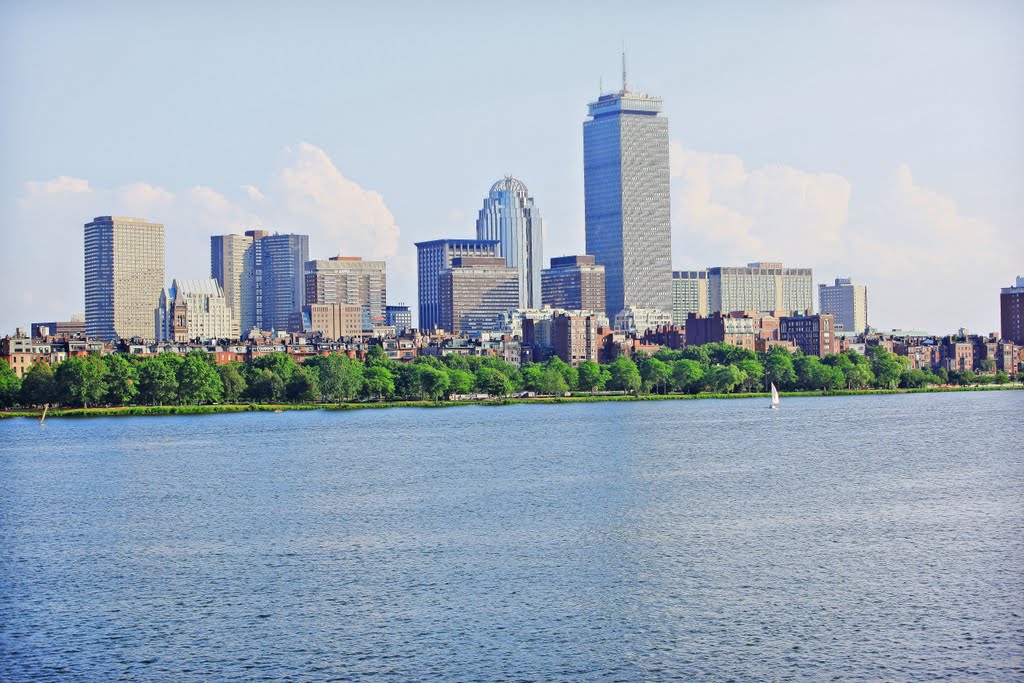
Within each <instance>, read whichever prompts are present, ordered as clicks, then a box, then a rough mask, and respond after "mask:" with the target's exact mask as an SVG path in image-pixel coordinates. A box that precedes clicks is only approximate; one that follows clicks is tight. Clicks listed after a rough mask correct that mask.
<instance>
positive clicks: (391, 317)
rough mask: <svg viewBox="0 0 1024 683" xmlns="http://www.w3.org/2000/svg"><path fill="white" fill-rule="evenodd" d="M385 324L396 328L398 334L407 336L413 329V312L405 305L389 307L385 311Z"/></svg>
mask: <svg viewBox="0 0 1024 683" xmlns="http://www.w3.org/2000/svg"><path fill="white" fill-rule="evenodd" d="M384 323H385V324H386V325H388V326H390V327H394V328H395V332H396V333H397V334H405V331H406V330H408V329H411V328H412V311H411V310H409V307H408V306H406V305H405V304H398V305H397V306H388V307H387V308H386V309H385V310H384Z"/></svg>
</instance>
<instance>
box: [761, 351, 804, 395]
mask: <svg viewBox="0 0 1024 683" xmlns="http://www.w3.org/2000/svg"><path fill="white" fill-rule="evenodd" d="M764 374H765V377H766V378H767V379H768V381H770V382H774V383H775V386H776V387H778V388H779V389H793V388H795V387H796V385H797V381H798V380H797V375H796V369H795V368H794V367H793V356H792V355H791V354H790V353H789V351H787V350H786V349H784V348H782V347H781V346H776V347H774V348H772V350H771V351H770V352H769V353H768V355H767V356H765V361H764Z"/></svg>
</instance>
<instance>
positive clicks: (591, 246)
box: [583, 57, 672, 319]
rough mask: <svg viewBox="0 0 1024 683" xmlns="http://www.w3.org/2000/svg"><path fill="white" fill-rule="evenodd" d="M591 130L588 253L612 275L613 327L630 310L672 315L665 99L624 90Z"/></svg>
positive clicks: (592, 110) (607, 101) (586, 171)
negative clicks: (622, 314)
mask: <svg viewBox="0 0 1024 683" xmlns="http://www.w3.org/2000/svg"><path fill="white" fill-rule="evenodd" d="M588 112H589V114H590V117H591V118H590V120H588V121H585V122H584V123H583V186H584V194H585V198H584V202H585V213H586V231H587V253H588V254H593V255H594V256H595V257H596V259H597V262H598V263H600V264H602V265H603V266H604V267H605V291H606V305H607V314H608V317H609V319H611V318H614V317H615V314H616V313H618V312H619V311H621V310H622V309H623V308H625V307H626V306H633V307H636V308H656V309H659V310H661V311H665V312H669V313H670V312H671V311H672V226H671V222H670V216H669V165H668V119H666V118H665V117H663V116H659V115H658V114H659V113H660V112H661V98H660V97H648V96H647V95H645V94H643V93H638V92H633V91H631V90H630V89H629V86H628V84H627V83H626V70H625V57H623V70H622V90H621V91H620V92H618V93H615V94H611V95H601V96H600V97H598V99H597V101H596V102H591V103H590V104H589V105H588Z"/></svg>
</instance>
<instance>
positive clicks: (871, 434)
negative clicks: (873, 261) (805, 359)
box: [0, 392, 1024, 681]
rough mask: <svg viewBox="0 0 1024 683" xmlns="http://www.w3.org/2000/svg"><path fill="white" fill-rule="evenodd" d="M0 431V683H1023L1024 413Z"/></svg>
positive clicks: (750, 402) (801, 410) (474, 415)
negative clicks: (41, 682) (942, 682)
mask: <svg viewBox="0 0 1024 683" xmlns="http://www.w3.org/2000/svg"><path fill="white" fill-rule="evenodd" d="M766 403H767V401H766V400H764V399H744V400H727V401H719V400H702V401H665V402H645V403H596V404H567V405H557V406H508V407H501V408H495V407H461V408H446V409H438V410H431V409H415V408H409V409H389V410H362V411H349V412H319V411H316V412H285V413H281V414H266V413H253V414H237V415H214V416H191V417H186V416H180V417H178V416H175V417H153V418H147V417H131V418H93V419H54V420H51V421H48V423H47V427H46V428H44V429H40V428H39V427H38V426H37V425H36V423H35V422H34V421H32V420H3V421H0V680H5V681H6V680H15V681H17V680H32V679H46V680H53V679H57V680H60V679H65V680H136V681H138V680H141V681H148V680H153V681H157V680H197V681H198V680H237V681H250V680H289V679H290V680H326V679H331V680H338V679H346V680H383V681H404V680H626V681H641V680H668V679H678V680H694V679H714V680H727V679H731V680H764V679H776V680H830V679H840V680H879V679H886V680H923V679H929V680H931V679H937V678H946V679H952V680H964V679H971V678H976V679H985V680H1007V679H1018V680H1020V679H1024V598H1022V595H1024V448H1022V447H1021V444H1022V441H1024V439H1022V435H1024V434H1022V431H1024V430H1022V426H1021V425H1022V422H1021V416H1022V414H1024V392H992V393H981V392H979V393H960V394H920V395H896V396H865V397H841V398H801V399H795V398H790V399H787V398H784V399H783V410H782V411H781V412H779V413H777V414H776V413H772V412H771V411H769V410H767V409H766Z"/></svg>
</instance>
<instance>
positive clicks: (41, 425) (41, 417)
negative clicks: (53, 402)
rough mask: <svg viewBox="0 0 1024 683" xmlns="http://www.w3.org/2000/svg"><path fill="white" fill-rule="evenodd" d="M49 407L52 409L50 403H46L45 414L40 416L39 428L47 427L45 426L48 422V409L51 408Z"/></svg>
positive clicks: (44, 405)
mask: <svg viewBox="0 0 1024 683" xmlns="http://www.w3.org/2000/svg"><path fill="white" fill-rule="evenodd" d="M49 407H50V404H49V403H44V404H43V414H42V415H40V416H39V426H40V427H45V426H46V425H45V424H44V422H45V420H46V409H47V408H49Z"/></svg>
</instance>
